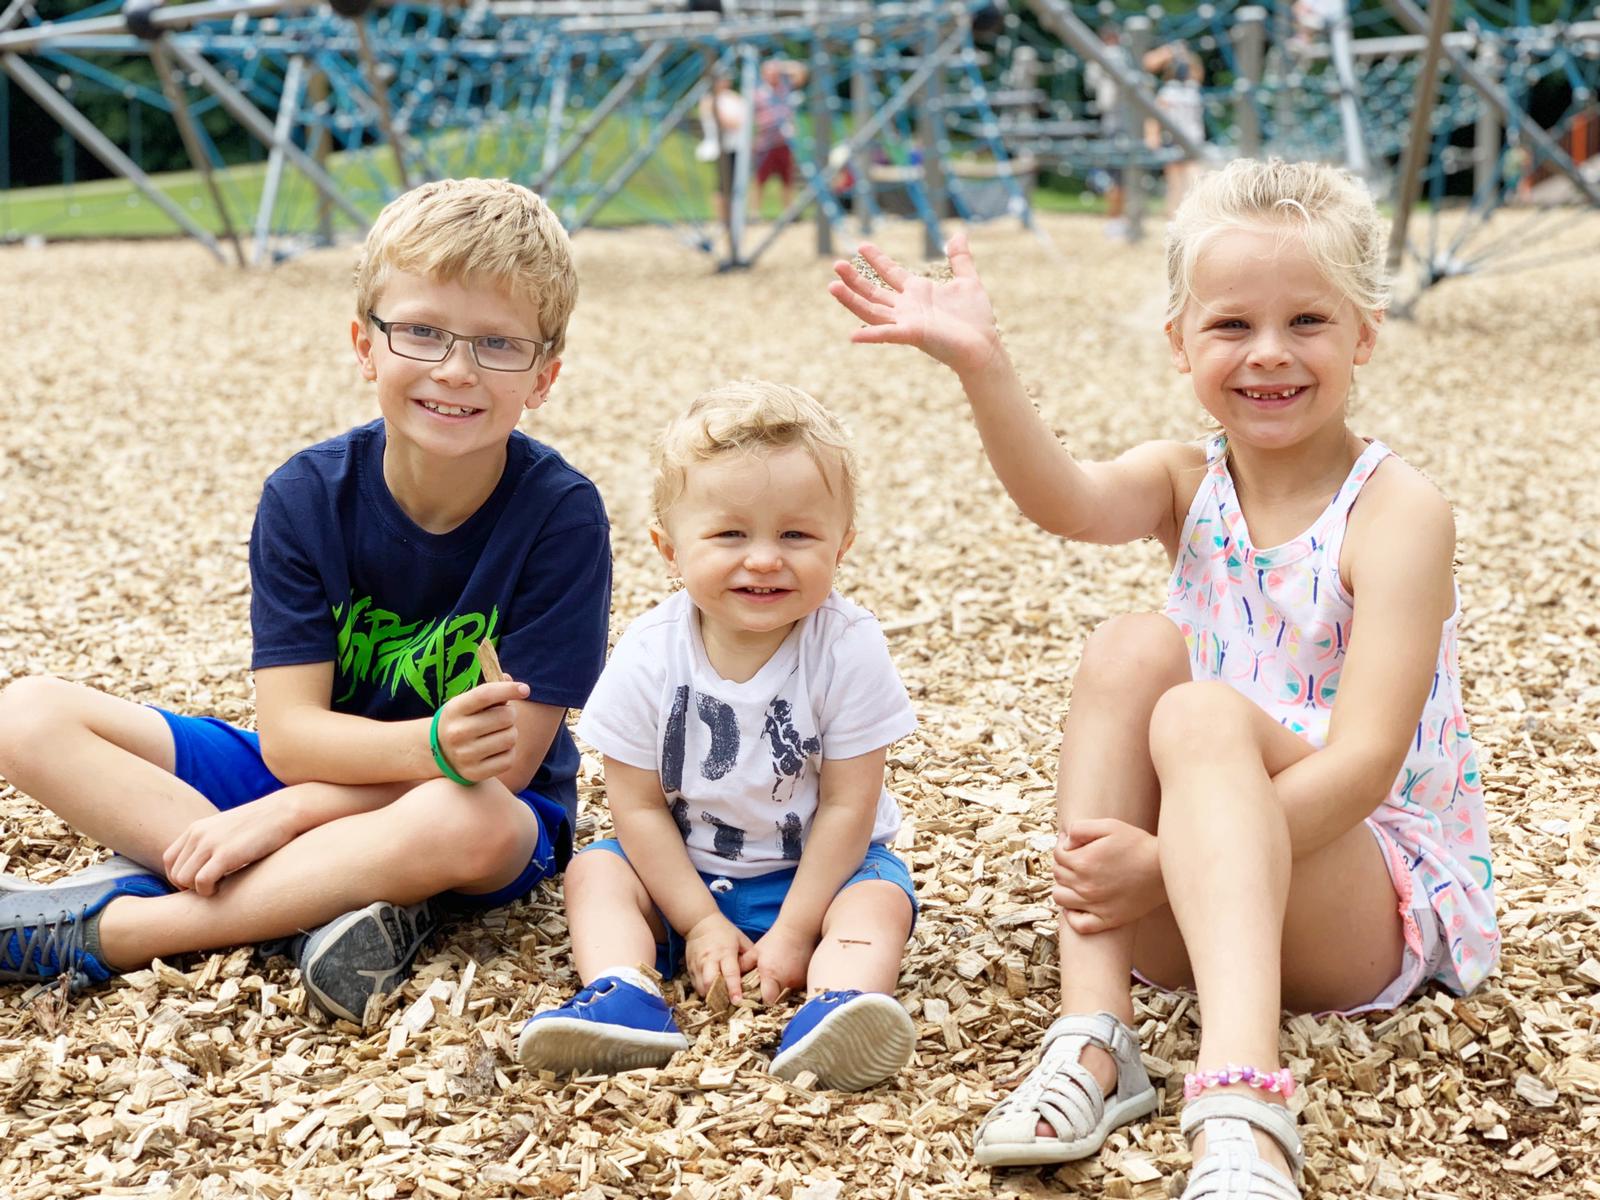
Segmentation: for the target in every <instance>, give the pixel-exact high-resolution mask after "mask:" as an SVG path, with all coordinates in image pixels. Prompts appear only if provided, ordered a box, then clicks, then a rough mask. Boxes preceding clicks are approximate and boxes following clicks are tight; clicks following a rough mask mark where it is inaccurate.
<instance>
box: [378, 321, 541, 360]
mask: <svg viewBox="0 0 1600 1200" xmlns="http://www.w3.org/2000/svg"><path fill="white" fill-rule="evenodd" d="M367 320H369V321H371V322H372V323H373V324H374V325H376V326H377V327H378V332H379V333H381V334H383V340H384V341H385V342H387V343H388V346H389V349H390V350H391V351H393V352H394V353H395V354H398V355H399V356H400V357H401V358H409V359H411V361H412V362H443V361H444V360H445V359H447V358H449V357H450V352H451V351H452V350H454V349H455V348H456V343H457V342H466V343H467V345H469V346H471V347H472V361H473V362H475V363H477V364H478V365H479V366H480V367H482V368H483V369H484V370H485V371H500V372H503V373H505V374H507V375H519V374H521V373H522V372H523V371H531V370H533V369H534V368H535V367H537V366H538V365H539V360H540V359H541V358H543V357H544V355H546V354H548V353H549V352H550V347H551V346H553V345H555V338H545V339H544V340H543V341H541V340H539V339H538V338H521V337H512V336H511V335H510V334H508V333H480V334H477V335H476V336H471V337H469V336H468V335H467V334H464V333H456V332H454V331H453V330H449V329H445V328H443V327H442V326H439V325H429V324H428V323H427V322H426V321H385V320H383V319H382V318H380V317H379V316H378V314H377V313H375V312H373V311H372V310H371V309H370V308H369V309H367ZM396 325H421V326H424V327H425V328H427V329H437V330H438V331H439V332H440V333H442V334H444V336H445V338H446V341H445V343H444V353H443V354H441V355H439V357H438V358H423V357H421V356H420V355H416V354H407V353H406V352H405V351H404V350H401V349H400V348H399V347H397V346H396V345H395V344H394V334H392V333H391V332H390V330H392V329H393V328H394V327H395V326H396ZM483 338H499V339H500V340H501V341H506V342H516V343H517V344H518V345H519V346H533V347H535V350H534V353H533V361H532V362H530V363H529V364H528V365H527V366H525V367H491V366H490V365H489V364H488V363H486V362H484V361H483V359H482V358H480V357H479V356H478V342H479V341H480V340H481V339H483Z"/></svg>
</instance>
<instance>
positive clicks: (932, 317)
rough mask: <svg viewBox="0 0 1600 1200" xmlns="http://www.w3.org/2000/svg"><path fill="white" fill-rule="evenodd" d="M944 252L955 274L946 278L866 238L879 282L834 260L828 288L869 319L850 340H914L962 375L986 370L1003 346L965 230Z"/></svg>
mask: <svg viewBox="0 0 1600 1200" xmlns="http://www.w3.org/2000/svg"><path fill="white" fill-rule="evenodd" d="M945 254H946V255H948V256H949V259H950V271H951V275H952V278H950V279H948V280H945V281H942V282H935V281H934V280H932V279H927V278H925V277H923V276H921V275H917V274H915V273H913V272H911V271H908V270H906V268H904V267H902V266H901V265H900V264H899V263H897V262H895V260H894V259H892V258H890V257H889V256H888V255H887V254H885V253H884V252H883V251H882V250H880V249H878V247H876V246H874V245H872V244H871V243H870V242H865V243H863V244H862V246H861V257H863V258H864V259H866V260H867V262H868V264H870V265H871V267H872V269H873V270H874V271H876V272H877V273H878V277H879V278H880V279H882V280H883V282H882V283H881V284H877V283H873V282H872V281H871V280H869V279H867V277H866V276H864V275H863V274H862V273H861V272H860V271H858V270H856V269H855V267H853V266H851V265H850V264H849V263H847V262H836V263H834V264H833V270H834V273H835V274H836V275H838V276H839V278H838V279H837V280H835V281H834V282H832V283H830V284H829V285H828V294H829V295H831V296H832V297H833V298H834V299H835V300H837V301H838V302H839V303H840V304H842V305H844V306H845V307H846V308H848V309H849V310H850V311H851V312H853V313H854V314H855V315H856V316H858V317H860V318H861V320H862V321H864V322H866V328H865V329H857V330H855V331H854V332H853V333H851V335H850V340H851V341H852V342H892V343H897V344H900V345H905V346H915V347H916V348H917V349H919V350H921V351H923V353H925V354H928V355H930V356H931V357H933V358H935V359H937V360H938V361H940V362H942V363H944V364H945V366H947V367H950V368H952V369H954V370H955V372H956V373H957V374H958V375H969V374H972V373H974V372H977V371H979V370H982V369H983V367H984V366H986V365H987V364H988V363H989V361H990V360H991V359H992V358H993V357H994V356H995V355H996V354H997V353H999V352H1000V331H999V330H998V329H996V328H995V323H994V308H993V307H992V306H991V305H990V303H989V296H988V294H987V293H986V292H985V291H984V290H983V283H982V281H981V280H979V278H978V270H977V268H976V267H975V266H974V265H973V263H972V252H971V251H970V250H968V249H967V238H966V235H965V234H962V233H958V234H956V235H955V236H954V237H953V238H951V239H950V240H949V242H947V243H946V244H945Z"/></svg>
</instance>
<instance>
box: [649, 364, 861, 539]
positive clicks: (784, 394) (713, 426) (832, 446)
mask: <svg viewBox="0 0 1600 1200" xmlns="http://www.w3.org/2000/svg"><path fill="white" fill-rule="evenodd" d="M791 446H798V447H800V448H801V449H802V450H804V451H805V452H806V453H807V454H808V455H810V456H811V460H812V461H813V462H815V463H816V464H817V470H818V471H819V472H821V474H822V481H823V483H824V484H825V485H826V486H827V488H828V491H829V493H830V494H832V493H833V491H834V485H833V479H832V475H833V469H834V467H835V466H837V468H838V475H839V495H840V496H841V498H842V499H843V501H844V508H845V514H846V515H847V517H848V518H849V521H850V523H851V524H852V525H853V524H854V523H855V512H856V461H855V455H854V454H852V453H851V452H850V442H849V435H848V434H846V432H845V429H844V426H843V425H842V424H840V422H839V419H838V418H837V417H835V416H834V415H833V414H832V413H830V412H829V411H828V410H827V409H825V408H823V407H822V405H821V404H819V403H817V401H816V400H815V399H814V398H812V396H811V395H809V394H808V393H806V392H803V391H801V390H800V389H799V388H797V387H789V386H788V385H787V384H782V383H769V382H767V381H766V380H762V379H741V380H739V381H738V382H737V383H725V384H723V385H722V386H721V387H715V388H712V389H711V390H710V391H708V392H704V393H702V394H701V395H699V396H697V397H695V399H694V400H693V402H692V403H690V405H689V407H688V408H687V409H685V410H684V411H683V413H682V414H681V415H680V416H678V417H675V418H674V419H673V421H672V423H671V424H669V425H668V426H667V428H666V430H665V431H664V432H663V433H662V435H661V437H660V438H659V439H657V441H656V447H655V485H654V487H653V488H652V489H651V493H650V506H651V512H652V514H653V515H654V518H655V521H656V524H657V525H661V524H663V523H664V522H665V520H666V515H667V512H668V511H669V510H670V509H671V508H672V506H673V505H674V504H676V503H677V501H678V498H679V497H680V496H682V495H683V489H684V482H685V478H686V474H687V472H688V469H689V468H690V467H691V466H693V465H694V464H696V463H703V462H707V461H709V460H711V459H713V458H716V457H718V456H719V455H723V454H728V453H735V452H740V453H749V452H751V451H755V450H784V449H788V448H789V447H791Z"/></svg>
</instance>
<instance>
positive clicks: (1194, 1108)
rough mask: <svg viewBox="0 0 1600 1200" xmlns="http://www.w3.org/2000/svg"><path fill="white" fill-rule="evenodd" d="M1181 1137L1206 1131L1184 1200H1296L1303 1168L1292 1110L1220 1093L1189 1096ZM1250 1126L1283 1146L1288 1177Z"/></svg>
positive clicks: (1252, 1098) (1303, 1155)
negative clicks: (1264, 1154) (1203, 1147)
mask: <svg viewBox="0 0 1600 1200" xmlns="http://www.w3.org/2000/svg"><path fill="white" fill-rule="evenodd" d="M1179 1128H1181V1129H1182V1130H1183V1136H1184V1137H1187V1138H1192V1137H1193V1136H1194V1135H1195V1134H1196V1133H1199V1132H1201V1131H1202V1130H1203V1131H1204V1133H1205V1135H1206V1152H1205V1155H1204V1157H1202V1158H1201V1159H1200V1161H1199V1162H1197V1163H1195V1165H1194V1170H1192V1171H1191V1172H1190V1173H1189V1186H1188V1187H1186V1188H1184V1189H1183V1200H1300V1189H1299V1187H1298V1186H1296V1181H1298V1180H1299V1178H1300V1171H1301V1169H1302V1168H1303V1167H1304V1166H1305V1152H1304V1151H1303V1150H1302V1149H1301V1147H1300V1135H1299V1134H1298V1133H1296V1132H1295V1128H1294V1114H1293V1113H1291V1112H1290V1111H1289V1110H1288V1109H1287V1108H1285V1107H1284V1106H1283V1105H1281V1104H1270V1103H1268V1102H1267V1101H1265V1100H1257V1099H1256V1098H1255V1097H1253V1096H1241V1095H1238V1094H1236V1093H1228V1092H1224V1093H1221V1094H1218V1095H1212V1096H1201V1097H1200V1098H1199V1099H1198V1100H1191V1101H1190V1102H1189V1104H1188V1107H1186V1108H1185V1109H1184V1110H1183V1120H1182V1121H1180V1122H1179ZM1252 1129H1259V1130H1261V1132H1262V1133H1265V1134H1266V1135H1267V1136H1268V1137H1270V1138H1271V1139H1272V1140H1273V1141H1275V1142H1277V1143H1278V1145H1279V1146H1280V1147H1281V1148H1282V1149H1283V1155H1284V1157H1285V1158H1287V1159H1288V1160H1289V1165H1290V1166H1291V1168H1292V1169H1293V1171H1294V1179H1290V1178H1289V1177H1288V1176H1287V1175H1285V1174H1284V1173H1283V1172H1282V1171H1280V1170H1278V1168H1277V1167H1274V1166H1273V1165H1271V1164H1270V1163H1268V1162H1266V1161H1265V1160H1264V1159H1263V1158H1262V1157H1261V1150H1260V1148H1259V1147H1258V1146H1257V1145H1256V1139H1255V1135H1254V1134H1253V1133H1252V1132H1251V1130H1252Z"/></svg>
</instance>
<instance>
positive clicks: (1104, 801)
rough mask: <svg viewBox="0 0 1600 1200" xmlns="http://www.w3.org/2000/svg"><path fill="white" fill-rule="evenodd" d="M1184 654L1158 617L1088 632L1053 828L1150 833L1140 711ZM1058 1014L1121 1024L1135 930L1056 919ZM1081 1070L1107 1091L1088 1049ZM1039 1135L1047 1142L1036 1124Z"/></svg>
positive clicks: (1184, 670)
mask: <svg viewBox="0 0 1600 1200" xmlns="http://www.w3.org/2000/svg"><path fill="white" fill-rule="evenodd" d="M1189 678H1190V673H1189V653H1188V649H1187V647H1186V646H1185V645H1184V641H1183V635H1182V634H1180V633H1179V632H1178V628H1177V626H1176V625H1174V624H1173V623H1172V622H1171V621H1169V620H1168V619H1167V618H1166V617H1164V616H1162V615H1161V614H1159V613H1134V614H1129V615H1127V616H1121V617H1113V618H1112V619H1111V620H1109V621H1106V622H1105V623H1104V624H1102V625H1101V626H1100V627H1099V628H1097V629H1096V630H1095V631H1094V632H1093V633H1092V634H1090V635H1089V640H1088V642H1087V643H1086V644H1085V646H1084V650H1083V659H1082V661H1081V663H1080V664H1079V667H1078V673H1077V675H1076V676H1074V678H1073V683H1072V707H1071V710H1070V711H1069V712H1068V714H1067V719H1066V723H1065V724H1064V725H1063V727H1062V738H1061V767H1060V772H1059V774H1058V775H1057V777H1056V813H1057V818H1056V819H1057V823H1058V826H1059V828H1060V830H1061V831H1063V832H1064V831H1065V830H1066V828H1067V826H1068V825H1069V824H1071V823H1072V822H1073V821H1075V820H1082V819H1084V818H1087V817H1113V818H1115V819H1117V820H1120V821H1126V822H1127V823H1128V824H1130V825H1137V826H1139V827H1141V828H1143V829H1148V830H1150V831H1152V832H1153V831H1154V830H1155V828H1156V816H1157V813H1158V811H1159V809H1160V804H1161V790H1160V782H1159V781H1158V779H1157V778H1156V770H1155V765H1154V764H1153V763H1152V762H1151V761H1150V714H1151V713H1152V712H1153V711H1155V706H1156V702H1157V701H1158V700H1160V699H1161V697H1162V695H1163V694H1164V693H1166V692H1167V691H1168V690H1169V689H1171V688H1173V687H1176V686H1177V685H1178V684H1180V683H1184V682H1187V681H1188V680H1189ZM1059 928H1060V947H1061V955H1060V970H1061V1011H1062V1012H1063V1013H1092V1012H1100V1011H1105V1012H1110V1013H1113V1014H1115V1015H1116V1016H1117V1017H1119V1018H1121V1019H1122V1020H1123V1021H1125V1022H1128V1023H1131V1022H1132V1021H1133V996H1132V991H1131V989H1130V986H1129V973H1130V972H1131V970H1132V968H1133V954H1134V934H1135V930H1136V929H1137V926H1135V925H1125V926H1122V927H1120V928H1117V929H1111V930H1105V931H1103V932H1099V933H1088V934H1081V933H1078V932H1077V931H1076V930H1075V929H1073V927H1072V925H1071V923H1070V916H1069V914H1067V913H1066V912H1062V913H1061V915H1060V918H1059ZM1082 1060H1083V1065H1084V1066H1086V1067H1088V1068H1089V1070H1090V1072H1091V1073H1092V1074H1093V1075H1094V1077H1095V1080H1096V1081H1097V1082H1098V1083H1099V1084H1100V1086H1101V1087H1102V1088H1103V1089H1105V1090H1106V1091H1107V1092H1109V1091H1110V1089H1111V1088H1112V1087H1113V1086H1114V1085H1115V1083H1116V1078H1117V1067H1116V1062H1115V1060H1114V1059H1112V1057H1111V1056H1110V1055H1109V1054H1107V1053H1106V1052H1105V1051H1104V1050H1101V1049H1100V1048H1099V1047H1097V1046H1087V1047H1085V1048H1084V1051H1083V1056H1082ZM1039 1133H1040V1135H1041V1136H1054V1134H1053V1131H1052V1130H1051V1128H1050V1126H1049V1125H1048V1124H1046V1123H1044V1122H1040V1125H1039Z"/></svg>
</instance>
